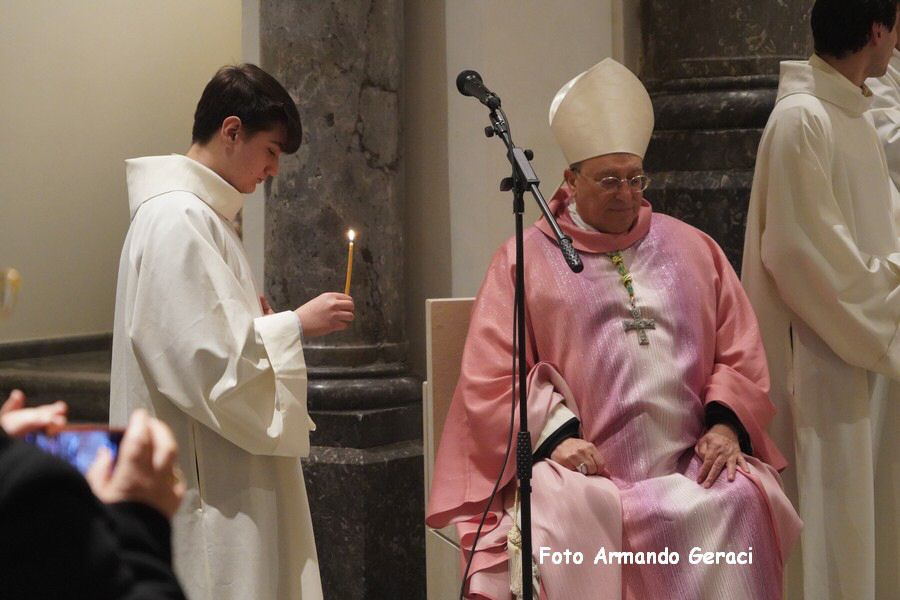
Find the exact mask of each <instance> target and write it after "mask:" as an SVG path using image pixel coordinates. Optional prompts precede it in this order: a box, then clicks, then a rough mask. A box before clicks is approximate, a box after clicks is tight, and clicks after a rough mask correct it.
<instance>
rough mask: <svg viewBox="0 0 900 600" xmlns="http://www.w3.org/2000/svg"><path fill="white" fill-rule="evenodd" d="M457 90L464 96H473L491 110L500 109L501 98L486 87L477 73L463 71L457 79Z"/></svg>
mask: <svg viewBox="0 0 900 600" xmlns="http://www.w3.org/2000/svg"><path fill="white" fill-rule="evenodd" d="M456 89H458V90H459V93H460V94H462V95H463V96H472V97H473V98H475V99H476V100H478V101H479V102H481V103H482V104H484V105H485V106H487V107H488V108H490V109H491V110H497V109H498V108H500V96H498V95H497V94H495V93H494V92H492V91H491V90H489V89H487V88H486V87H484V82H483V81H482V80H481V75H479V74H478V73H476V72H475V71H463V72H462V73H460V74H459V75H458V76H457V77H456Z"/></svg>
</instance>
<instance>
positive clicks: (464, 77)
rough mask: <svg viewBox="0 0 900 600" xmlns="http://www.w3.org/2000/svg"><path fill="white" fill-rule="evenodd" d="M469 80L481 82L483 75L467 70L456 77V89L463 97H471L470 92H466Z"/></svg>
mask: <svg viewBox="0 0 900 600" xmlns="http://www.w3.org/2000/svg"><path fill="white" fill-rule="evenodd" d="M469 79H475V80H476V81H481V75H479V74H478V73H476V72H475V71H471V70H466V71H463V72H462V73H460V74H459V75H457V76H456V89H457V90H459V93H460V94H462V95H463V96H470V95H471V94H469V92H467V91H466V90H465V87H466V82H467V81H468V80H469Z"/></svg>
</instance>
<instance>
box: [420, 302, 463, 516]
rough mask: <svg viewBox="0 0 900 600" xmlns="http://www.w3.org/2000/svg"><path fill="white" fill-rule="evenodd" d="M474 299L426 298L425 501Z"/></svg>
mask: <svg viewBox="0 0 900 600" xmlns="http://www.w3.org/2000/svg"><path fill="white" fill-rule="evenodd" d="M474 300H475V299H474V298H440V299H432V300H426V301H425V346H426V359H427V381H426V382H425V384H424V388H423V398H424V404H425V406H424V410H423V419H424V421H425V422H424V424H423V425H424V437H425V448H424V451H425V502H426V503H427V502H428V492H429V490H430V489H431V473H432V467H433V466H434V455H435V452H436V451H437V448H438V446H439V445H440V443H441V433H442V432H443V430H444V420H445V419H446V418H447V411H448V410H449V409H450V400H452V399H453V392H454V390H455V388H456V382H457V380H458V379H459V368H460V362H461V361H462V353H463V346H465V343H466V333H467V332H468V330H469V317H470V316H471V313H472V304H473V302H474Z"/></svg>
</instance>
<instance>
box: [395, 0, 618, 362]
mask: <svg viewBox="0 0 900 600" xmlns="http://www.w3.org/2000/svg"><path fill="white" fill-rule="evenodd" d="M623 1H624V2H629V0H616V2H618V3H619V4H621V2H623ZM618 8H619V9H620V10H618V11H617V13H616V14H613V0H567V1H566V2H545V1H541V0H486V1H482V2H476V1H474V0H465V1H448V2H421V1H416V0H408V1H407V2H406V4H405V9H406V15H405V18H406V55H405V60H406V65H405V77H406V89H405V94H404V103H405V106H404V128H405V129H404V132H403V149H404V160H405V165H406V178H405V182H406V202H407V205H406V206H407V214H406V217H407V220H406V231H407V295H406V301H407V314H408V320H407V334H408V337H409V341H410V363H411V365H412V367H413V369H414V371H416V372H417V373H419V374H420V375H421V374H424V338H425V332H424V302H425V298H436V297H446V296H455V297H461V296H472V295H474V294H475V293H476V292H477V291H478V287H479V285H480V283H481V279H482V277H483V276H484V272H485V269H486V268H487V266H488V264H489V262H490V259H491V257H492V256H493V254H494V252H495V250H496V249H497V247H498V246H499V245H500V244H501V243H503V241H504V240H505V239H507V238H508V237H510V236H511V235H513V233H514V221H513V216H512V200H511V196H510V195H509V193H502V192H500V191H498V184H499V181H500V179H501V178H502V177H504V176H506V175H508V174H509V170H510V167H509V163H508V162H507V161H506V158H505V153H504V148H503V145H502V142H500V141H499V140H498V139H497V138H493V139H487V138H485V137H484V134H483V133H482V130H483V128H484V126H486V125H488V111H487V109H486V108H485V107H483V106H482V105H481V104H479V103H478V102H477V101H476V100H474V99H473V98H465V97H463V96H461V95H460V94H459V93H458V92H457V91H456V85H455V82H456V76H457V75H458V74H459V72H460V71H462V70H464V69H474V70H475V71H478V72H479V73H480V74H481V75H482V77H483V79H484V82H485V84H486V85H487V86H488V87H489V88H490V89H491V90H493V91H494V92H496V93H497V94H498V95H499V96H500V97H501V98H502V100H503V108H504V110H505V111H506V114H507V116H508V117H509V120H510V123H511V125H512V134H513V141H515V142H516V144H518V145H519V146H522V147H525V148H532V149H533V150H534V152H535V159H534V161H533V164H534V167H535V170H536V172H537V174H538V176H540V177H541V178H542V182H541V189H542V191H543V193H544V196H545V197H546V198H547V199H548V200H549V198H550V196H552V194H553V192H554V191H555V189H556V187H557V185H558V184H559V182H560V180H561V178H562V171H563V169H564V167H565V163H564V161H563V157H562V154H561V153H560V152H559V150H558V148H557V146H556V143H555V141H554V140H553V136H552V133H551V132H550V128H549V126H548V124H547V110H548V108H549V105H550V101H551V99H552V98H553V95H554V94H555V93H556V91H557V90H558V89H559V88H560V87H561V86H562V85H563V84H564V83H565V82H566V81H568V80H569V79H570V78H571V77H574V76H575V75H577V74H578V73H580V72H581V71H583V70H584V69H586V68H588V67H590V66H592V65H593V64H595V63H596V62H598V61H599V60H600V59H602V58H604V57H607V56H615V53H614V45H613V41H614V35H613V32H614V31H620V32H621V29H622V27H623V26H622V22H623V19H624V17H623V16H622V15H623V12H627V11H622V10H621V6H619V7H618ZM619 39H621V40H622V41H621V42H620V44H619V47H620V48H623V49H624V48H626V43H625V42H626V40H625V38H622V37H621V36H620V38H619ZM622 51H624V50H622ZM617 58H621V57H617ZM526 206H527V213H526V225H527V224H530V223H531V222H533V221H534V220H535V219H536V218H537V216H538V211H537V208H536V206H535V205H534V202H533V201H532V200H531V198H530V197H529V198H528V199H527V205H526Z"/></svg>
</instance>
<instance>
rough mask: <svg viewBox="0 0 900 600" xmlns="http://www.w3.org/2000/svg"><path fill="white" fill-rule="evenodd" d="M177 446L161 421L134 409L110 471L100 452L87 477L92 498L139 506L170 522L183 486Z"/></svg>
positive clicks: (107, 457)
mask: <svg viewBox="0 0 900 600" xmlns="http://www.w3.org/2000/svg"><path fill="white" fill-rule="evenodd" d="M177 454H178V445H177V444H176V443H175V437H174V436H173V435H172V430H170V429H169V428H168V426H166V425H165V424H164V423H163V422H162V421H158V420H157V419H154V418H151V417H150V416H149V415H148V414H147V411H145V410H141V409H138V410H136V411H135V412H134V414H132V415H131V420H130V421H129V422H128V428H127V429H126V430H125V435H124V437H123V438H122V443H121V444H120V447H119V460H118V463H117V464H116V465H115V467H114V468H113V461H112V455H111V454H110V453H109V452H107V451H101V453H100V454H99V456H98V457H97V460H96V461H95V462H94V465H93V466H92V467H91V469H90V470H89V471H88V473H87V480H88V483H89V484H90V486H91V489H92V490H93V491H94V494H95V495H96V496H97V497H98V498H100V500H102V501H103V502H106V503H107V504H111V503H114V502H141V503H143V504H147V505H149V506H152V507H153V508H155V509H157V510H158V511H160V512H161V513H162V514H164V515H165V516H166V517H168V518H170V519H171V518H172V517H173V516H174V515H175V512H176V511H177V510H178V506H179V505H180V504H181V499H182V497H183V496H184V491H185V484H184V481H183V478H182V475H181V471H180V470H179V469H178V465H177V464H176V463H175V459H176V458H177Z"/></svg>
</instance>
